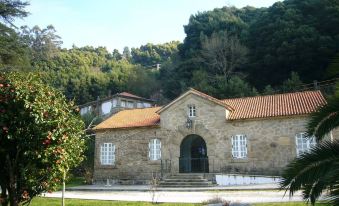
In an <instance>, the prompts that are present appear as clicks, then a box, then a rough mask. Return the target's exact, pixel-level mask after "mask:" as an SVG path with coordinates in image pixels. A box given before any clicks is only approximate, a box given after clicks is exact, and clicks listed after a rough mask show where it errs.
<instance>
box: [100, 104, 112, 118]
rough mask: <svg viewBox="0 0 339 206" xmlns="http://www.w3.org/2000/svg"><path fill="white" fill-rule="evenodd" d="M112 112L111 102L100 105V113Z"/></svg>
mask: <svg viewBox="0 0 339 206" xmlns="http://www.w3.org/2000/svg"><path fill="white" fill-rule="evenodd" d="M111 110H112V102H111V101H108V102H104V103H102V104H101V112H102V114H104V115H105V114H108V113H110V112H111Z"/></svg>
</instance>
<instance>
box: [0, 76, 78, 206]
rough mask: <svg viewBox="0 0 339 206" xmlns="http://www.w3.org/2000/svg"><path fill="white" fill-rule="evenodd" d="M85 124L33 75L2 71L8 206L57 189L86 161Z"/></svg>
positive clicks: (0, 149)
mask: <svg viewBox="0 0 339 206" xmlns="http://www.w3.org/2000/svg"><path fill="white" fill-rule="evenodd" d="M83 137H84V123H83V122H82V121H81V119H80V115H79V112H78V109H75V108H74V105H73V103H72V102H71V103H68V102H67V101H66V99H65V97H64V96H63V95H62V94H61V92H59V91H56V90H54V89H52V88H51V87H48V86H46V85H44V84H43V83H42V81H41V80H40V79H39V76H38V75H36V74H32V73H25V74H22V73H21V74H20V73H0V174H1V175H0V185H1V191H2V194H1V197H0V199H1V202H2V204H3V205H7V203H8V202H10V205H13V206H14V205H18V204H19V203H28V202H29V201H30V200H31V199H32V198H33V197H34V196H36V195H38V194H41V193H42V192H46V191H53V190H55V189H56V188H57V185H58V184H60V182H61V180H62V177H63V173H64V171H68V170H69V169H71V168H73V167H75V166H77V165H78V164H79V163H80V162H81V161H82V160H83V154H82V153H83V150H84V141H83Z"/></svg>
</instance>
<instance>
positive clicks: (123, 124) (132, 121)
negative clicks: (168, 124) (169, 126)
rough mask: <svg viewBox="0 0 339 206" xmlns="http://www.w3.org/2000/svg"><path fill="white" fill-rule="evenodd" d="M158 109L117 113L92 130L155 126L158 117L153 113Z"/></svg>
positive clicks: (157, 123)
mask: <svg viewBox="0 0 339 206" xmlns="http://www.w3.org/2000/svg"><path fill="white" fill-rule="evenodd" d="M159 109H160V107H151V108H144V109H128V110H123V111H120V112H118V113H117V114H115V115H113V116H111V117H110V118H108V119H107V120H105V121H103V122H101V123H100V124H99V125H97V126H96V127H94V130H100V129H117V128H131V127H146V126H157V125H159V123H160V116H159V115H158V114H157V113H155V112H156V111H157V110H159Z"/></svg>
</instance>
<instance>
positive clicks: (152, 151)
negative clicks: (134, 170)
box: [148, 139, 161, 161]
mask: <svg viewBox="0 0 339 206" xmlns="http://www.w3.org/2000/svg"><path fill="white" fill-rule="evenodd" d="M148 157H149V160H152V161H154V160H160V159H161V141H160V139H151V140H150V141H149V144H148Z"/></svg>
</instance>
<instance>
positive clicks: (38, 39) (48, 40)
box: [21, 25, 62, 64]
mask: <svg viewBox="0 0 339 206" xmlns="http://www.w3.org/2000/svg"><path fill="white" fill-rule="evenodd" d="M21 35H22V36H23V38H24V39H25V40H26V43H27V45H28V46H29V47H30V48H31V51H32V62H33V64H37V63H39V62H40V61H48V60H51V59H52V58H53V57H54V56H56V55H57V54H58V52H59V49H60V46H61V44H62V41H61V37H60V36H58V35H57V34H56V30H55V28H54V27H53V26H52V25H49V26H47V27H46V28H44V29H41V28H40V27H39V26H34V27H33V28H31V29H30V28H28V27H27V26H24V27H22V32H21Z"/></svg>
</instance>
